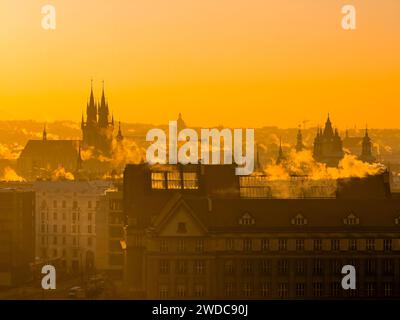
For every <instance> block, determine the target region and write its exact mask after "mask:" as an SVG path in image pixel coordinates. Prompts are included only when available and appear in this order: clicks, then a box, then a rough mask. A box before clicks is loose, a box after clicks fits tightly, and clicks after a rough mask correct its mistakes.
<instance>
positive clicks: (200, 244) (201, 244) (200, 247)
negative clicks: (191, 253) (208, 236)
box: [195, 239, 204, 252]
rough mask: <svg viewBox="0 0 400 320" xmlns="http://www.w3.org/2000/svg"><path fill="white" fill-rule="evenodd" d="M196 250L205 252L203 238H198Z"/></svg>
mask: <svg viewBox="0 0 400 320" xmlns="http://www.w3.org/2000/svg"><path fill="white" fill-rule="evenodd" d="M195 251H196V252H203V251H204V241H203V240H202V239H198V240H196V247H195Z"/></svg>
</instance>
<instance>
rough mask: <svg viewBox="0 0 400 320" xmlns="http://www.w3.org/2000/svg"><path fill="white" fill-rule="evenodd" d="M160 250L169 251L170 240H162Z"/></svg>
mask: <svg viewBox="0 0 400 320" xmlns="http://www.w3.org/2000/svg"><path fill="white" fill-rule="evenodd" d="M160 251H161V252H168V241H167V240H161V241H160Z"/></svg>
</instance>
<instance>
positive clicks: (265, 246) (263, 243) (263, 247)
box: [261, 239, 269, 251]
mask: <svg viewBox="0 0 400 320" xmlns="http://www.w3.org/2000/svg"><path fill="white" fill-rule="evenodd" d="M261 250H262V251H268V250H269V239H261Z"/></svg>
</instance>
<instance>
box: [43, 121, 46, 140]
mask: <svg viewBox="0 0 400 320" xmlns="http://www.w3.org/2000/svg"><path fill="white" fill-rule="evenodd" d="M43 141H47V131H46V124H44V127H43Z"/></svg>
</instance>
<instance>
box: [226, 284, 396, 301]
mask: <svg viewBox="0 0 400 320" xmlns="http://www.w3.org/2000/svg"><path fill="white" fill-rule="evenodd" d="M274 289H275V290H274ZM290 289H291V290H292V292H293V293H292V295H293V294H294V296H296V297H305V296H309V295H312V296H314V297H322V296H333V297H337V296H340V295H343V294H346V295H350V296H358V295H359V293H360V291H359V290H346V291H345V290H343V289H342V286H341V284H340V283H339V282H331V283H329V284H327V285H326V284H324V283H322V282H313V283H312V284H311V288H310V290H308V289H309V288H308V286H307V284H306V283H304V282H297V283H294V284H293V286H292V287H291V286H290V285H289V283H287V282H281V283H278V284H277V286H276V288H273V286H272V283H271V282H262V283H261V284H259V285H258V286H255V285H254V283H253V282H244V283H242V284H237V283H234V282H227V283H225V285H224V292H225V296H227V297H232V296H237V295H241V296H245V297H251V296H255V295H258V296H262V297H269V296H273V295H277V296H279V297H280V298H287V297H289V290H290ZM363 291H364V292H365V293H364V295H365V296H367V297H375V296H376V295H377V294H378V292H377V283H376V282H367V283H365V285H364V290H363ZM382 293H383V295H384V296H385V297H390V296H392V295H393V283H391V282H385V283H383V286H382Z"/></svg>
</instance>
